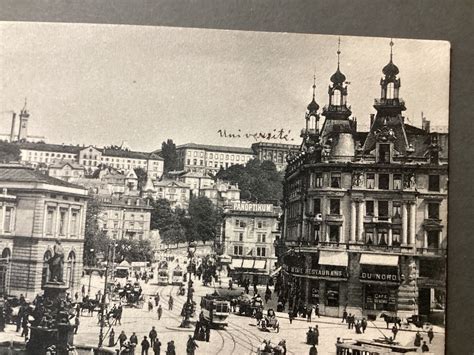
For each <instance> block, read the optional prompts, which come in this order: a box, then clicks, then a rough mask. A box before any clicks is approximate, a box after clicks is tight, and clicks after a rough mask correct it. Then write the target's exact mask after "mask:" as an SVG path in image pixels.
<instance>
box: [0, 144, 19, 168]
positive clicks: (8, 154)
mask: <svg viewBox="0 0 474 355" xmlns="http://www.w3.org/2000/svg"><path fill="white" fill-rule="evenodd" d="M20 156H21V151H20V148H18V146H17V145H15V144H11V143H8V142H0V162H1V163H9V162H12V161H19V160H20Z"/></svg>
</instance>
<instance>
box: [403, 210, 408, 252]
mask: <svg viewBox="0 0 474 355" xmlns="http://www.w3.org/2000/svg"><path fill="white" fill-rule="evenodd" d="M407 217H408V216H407V204H406V203H405V202H403V203H402V245H407V226H408V225H407V222H408V221H407Z"/></svg>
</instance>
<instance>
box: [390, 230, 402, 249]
mask: <svg viewBox="0 0 474 355" xmlns="http://www.w3.org/2000/svg"><path fill="white" fill-rule="evenodd" d="M400 240H401V239H400V229H393V230H392V245H393V246H395V247H398V246H400Z"/></svg>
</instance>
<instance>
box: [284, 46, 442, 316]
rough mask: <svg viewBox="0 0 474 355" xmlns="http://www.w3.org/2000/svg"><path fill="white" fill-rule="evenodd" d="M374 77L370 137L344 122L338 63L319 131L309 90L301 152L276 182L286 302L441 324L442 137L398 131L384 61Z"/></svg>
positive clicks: (398, 109)
mask: <svg viewBox="0 0 474 355" xmlns="http://www.w3.org/2000/svg"><path fill="white" fill-rule="evenodd" d="M391 45H393V44H392V43H391ZM339 53H340V52H339V51H338V57H339ZM382 72H383V77H382V79H381V81H380V97H379V98H377V99H375V102H374V108H375V110H376V114H375V115H371V124H370V130H369V132H359V131H357V122H356V120H355V119H352V118H351V114H352V113H351V108H350V106H348V105H347V102H346V98H347V94H348V90H347V85H346V84H345V81H346V77H345V75H344V74H343V73H342V72H341V70H340V66H339V60H338V66H337V70H336V72H335V73H334V74H333V75H332V76H331V78H330V80H331V85H330V86H329V88H328V94H329V103H328V105H326V106H324V108H323V109H322V115H323V116H324V117H325V120H324V123H323V124H322V126H321V127H320V125H319V120H320V115H319V105H318V104H317V103H316V100H315V97H314V88H315V85H314V86H313V100H312V101H311V103H310V104H309V105H308V108H307V112H306V116H305V122H306V126H305V128H304V129H303V130H302V132H301V137H302V139H303V142H302V145H301V149H300V150H299V152H297V153H296V154H293V155H291V156H290V157H289V159H288V166H287V168H286V172H285V180H284V206H283V207H284V215H283V233H282V238H281V239H280V240H279V241H278V244H277V253H278V256H279V262H280V263H281V265H282V268H283V272H282V278H283V279H282V281H283V284H284V285H287V288H286V289H285V297H286V300H287V301H288V302H289V305H290V307H297V306H298V304H301V303H303V304H308V303H309V304H319V306H320V310H321V313H322V314H325V315H329V316H341V315H342V313H343V311H344V309H346V310H347V312H349V313H353V314H355V315H356V316H365V317H369V318H374V317H379V316H380V315H381V314H392V315H398V316H400V317H408V316H411V315H425V316H427V317H429V318H430V321H432V322H433V323H436V322H442V321H443V319H444V307H445V291H446V279H445V266H446V242H447V201H448V200H447V195H448V194H447V188H448V160H447V158H448V134H446V133H436V132H430V131H429V128H428V127H429V126H428V125H427V126H426V127H424V129H420V128H417V127H415V126H412V125H409V124H407V123H406V120H405V117H404V116H403V111H404V110H405V109H406V108H405V103H404V101H403V100H402V99H401V98H400V97H399V92H400V86H401V83H400V79H399V78H398V74H399V69H398V67H397V66H396V65H395V64H394V63H393V60H392V54H390V61H389V63H388V64H387V65H386V66H385V67H384V68H383V70H382Z"/></svg>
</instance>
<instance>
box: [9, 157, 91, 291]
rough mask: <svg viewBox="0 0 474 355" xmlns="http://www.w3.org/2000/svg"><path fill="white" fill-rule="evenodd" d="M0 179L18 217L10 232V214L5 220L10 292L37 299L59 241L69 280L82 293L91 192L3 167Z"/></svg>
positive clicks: (19, 168)
mask: <svg viewBox="0 0 474 355" xmlns="http://www.w3.org/2000/svg"><path fill="white" fill-rule="evenodd" d="M0 174H1V175H0V186H2V187H3V188H4V190H3V191H4V194H3V196H2V197H1V198H0V201H1V202H2V206H5V207H6V206H8V205H10V206H12V207H11V208H12V212H13V213H12V215H11V217H8V218H9V219H11V222H10V223H11V227H10V228H5V221H6V215H5V209H2V215H1V216H0V217H1V218H0V220H1V221H2V222H3V227H2V230H1V231H0V232H1V235H0V243H1V244H2V246H3V245H5V247H7V248H9V249H10V257H9V258H8V260H7V264H6V273H7V275H8V277H7V278H5V280H4V282H5V283H4V285H2V287H3V290H4V293H7V294H13V295H19V294H23V295H25V297H29V298H34V297H35V296H36V294H37V293H39V292H41V288H42V285H44V283H45V282H46V280H47V278H48V276H49V269H48V266H47V264H46V261H47V260H48V259H49V258H50V257H52V256H53V254H54V252H53V247H54V244H55V242H56V241H57V240H60V241H61V244H62V247H63V249H64V271H63V275H64V281H65V283H66V285H67V286H69V287H70V292H77V291H79V287H80V278H81V273H82V256H83V243H84V228H85V215H86V213H85V212H86V207H87V202H86V200H87V191H86V190H85V189H83V188H81V187H79V186H76V185H72V184H69V183H67V182H64V181H61V180H57V179H54V178H51V177H48V176H45V175H43V174H41V173H38V172H36V171H34V170H32V169H29V168H25V167H22V166H17V165H2V166H0ZM7 200H8V202H7ZM2 281H3V280H2Z"/></svg>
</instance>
